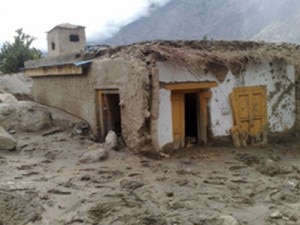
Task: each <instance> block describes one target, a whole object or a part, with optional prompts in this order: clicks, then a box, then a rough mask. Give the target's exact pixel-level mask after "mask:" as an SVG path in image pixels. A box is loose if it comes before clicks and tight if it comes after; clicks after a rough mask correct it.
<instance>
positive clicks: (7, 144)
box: [0, 126, 17, 150]
mask: <svg viewBox="0 0 300 225" xmlns="http://www.w3.org/2000/svg"><path fill="white" fill-rule="evenodd" d="M16 145H17V142H16V140H15V139H14V138H13V137H12V136H11V135H10V134H9V133H8V132H6V131H5V130H4V128H3V127H1V126H0V150H14V149H15V148H16Z"/></svg>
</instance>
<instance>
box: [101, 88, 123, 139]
mask: <svg viewBox="0 0 300 225" xmlns="http://www.w3.org/2000/svg"><path fill="white" fill-rule="evenodd" d="M102 102H103V121H102V122H103V125H104V129H105V132H104V133H105V135H106V134H107V132H108V131H109V130H113V131H115V132H116V134H117V135H121V132H122V131H121V110H120V106H119V102H120V96H119V94H115V93H113V94H111V93H109V94H106V93H103V94H102Z"/></svg>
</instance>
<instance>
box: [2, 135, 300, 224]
mask: <svg viewBox="0 0 300 225" xmlns="http://www.w3.org/2000/svg"><path fill="white" fill-rule="evenodd" d="M15 137H16V138H17V140H18V150H17V151H14V152H0V176H1V180H0V224H5V225H15V224H31V225H33V224H54V225H67V224H74V225H77V224H90V225H96V224H113V225H117V224H136V225H138V224H139V225H143V224H144V225H150V224H161V225H165V224H166V225H168V224H173V225H175V224H185V225H198V224H199V225H208V224H209V225H217V224H229V223H220V221H219V220H217V219H216V218H218V217H220V216H226V215H230V216H232V217H233V218H235V219H236V220H237V221H238V223H239V224H266V225H268V224H270V225H271V224H299V223H300V214H299V210H300V161H299V157H300V151H299V150H298V143H297V142H296V141H293V142H285V143H281V144H270V145H267V146H265V147H251V148H247V149H235V148H230V147H212V146H206V147H199V146H198V147H192V148H189V149H182V150H180V151H177V152H174V153H173V155H172V156H171V157H169V158H161V159H157V158H156V159H153V158H149V157H145V156H142V155H137V154H134V153H132V152H131V151H129V150H127V149H123V150H120V151H110V152H109V158H108V159H107V160H106V161H102V162H98V163H92V164H81V163H78V158H79V156H80V155H81V154H82V152H83V151H85V150H86V149H88V147H89V146H90V145H93V144H94V143H93V142H91V141H89V140H86V139H83V138H81V137H78V136H77V137H70V136H69V135H68V134H67V133H64V132H60V133H54V134H51V135H47V136H43V135H41V134H28V133H19V134H15ZM230 224H235V223H230Z"/></svg>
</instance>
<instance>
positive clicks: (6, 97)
mask: <svg viewBox="0 0 300 225" xmlns="http://www.w3.org/2000/svg"><path fill="white" fill-rule="evenodd" d="M0 102H1V103H9V104H16V103H18V99H16V97H15V96H13V95H12V94H10V93H3V94H0Z"/></svg>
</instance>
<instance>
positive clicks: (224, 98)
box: [157, 60, 296, 147]
mask: <svg viewBox="0 0 300 225" xmlns="http://www.w3.org/2000/svg"><path fill="white" fill-rule="evenodd" d="M157 66H158V68H159V79H160V81H161V83H176V82H205V81H216V82H217V83H218V86H217V87H215V88H211V89H210V90H211V92H212V98H211V100H210V103H209V106H210V118H211V124H210V126H211V130H212V133H213V136H226V135H229V129H230V128H231V127H232V126H233V116H232V111H231V105H230V99H229V94H230V93H231V92H232V89H233V88H234V87H242V86H259V85H264V86H266V87H267V109H268V122H269V131H270V132H283V131H286V130H288V129H291V128H292V127H293V126H294V125H295V120H296V114H295V111H296V102H295V70H294V67H293V66H291V65H287V64H286V63H285V62H284V61H281V60H273V61H271V62H265V63H249V64H248V66H247V67H246V70H245V71H242V73H241V74H239V75H233V74H232V72H231V71H230V70H229V71H228V73H227V75H226V76H225V77H224V78H223V79H221V80H220V79H219V76H215V75H214V74H213V73H212V72H211V71H203V73H202V74H200V73H199V74H192V73H190V72H189V71H188V70H186V69H185V68H179V67H176V66H174V65H172V64H170V63H167V62H164V63H162V62H160V63H157ZM170 96H171V93H170V91H168V90H165V89H163V88H161V90H160V107H159V118H158V133H159V137H158V139H159V144H160V147H162V146H164V145H165V144H167V143H170V142H172V141H173V138H172V136H173V135H172V119H168V118H171V117H172V113H171V99H170ZM168 115H170V116H169V117H168Z"/></svg>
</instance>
